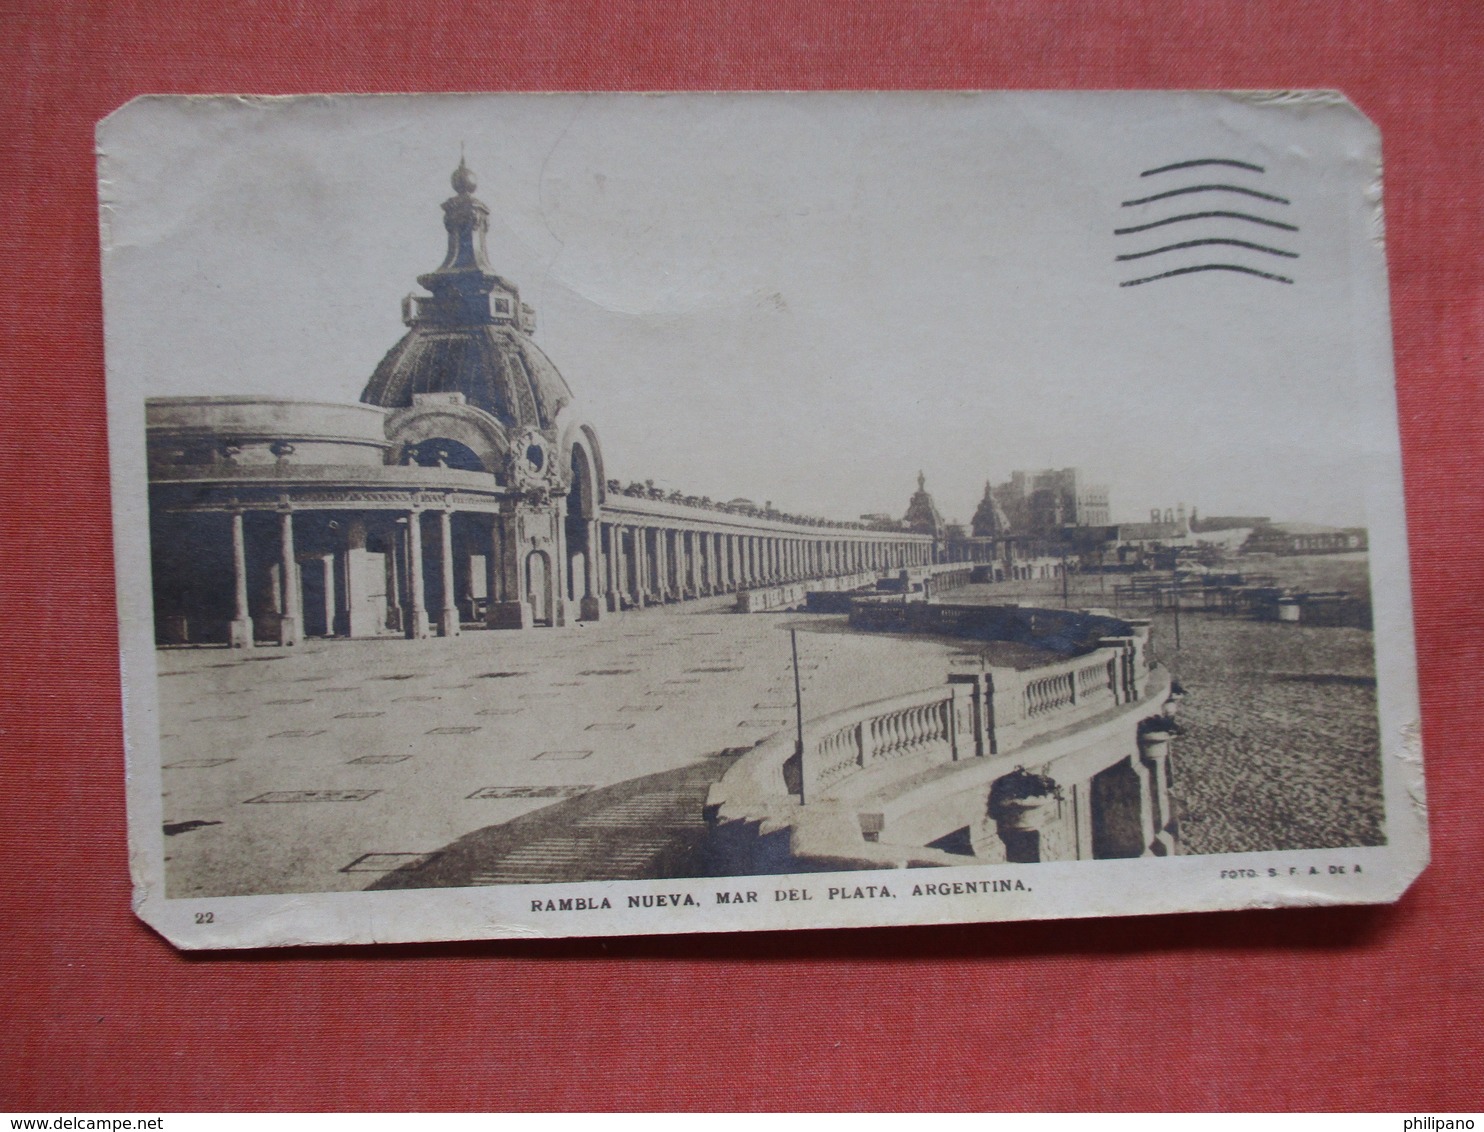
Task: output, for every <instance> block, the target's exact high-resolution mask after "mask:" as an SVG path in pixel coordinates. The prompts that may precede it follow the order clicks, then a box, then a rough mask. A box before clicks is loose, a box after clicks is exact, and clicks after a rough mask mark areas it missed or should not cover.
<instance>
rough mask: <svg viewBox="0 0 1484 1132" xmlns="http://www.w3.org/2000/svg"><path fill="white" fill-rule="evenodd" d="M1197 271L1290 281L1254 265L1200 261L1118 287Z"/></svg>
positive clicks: (1132, 280) (1130, 280)
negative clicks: (1193, 264)
mask: <svg viewBox="0 0 1484 1132" xmlns="http://www.w3.org/2000/svg"><path fill="white" fill-rule="evenodd" d="M1197 271H1237V272H1241V273H1242V274H1243V275H1255V276H1257V277H1258V278H1259V279H1271V280H1272V281H1273V282H1275V283H1292V282H1293V280H1292V279H1290V278H1289V277H1288V276H1286V275H1275V274H1273V273H1272V272H1270V271H1258V270H1257V269H1256V268H1255V267H1243V266H1242V265H1241V264H1238V263H1200V264H1196V265H1195V266H1194V267H1177V268H1175V269H1174V270H1173V271H1161V272H1160V273H1159V274H1158V275H1146V276H1144V277H1143V278H1142V279H1129V280H1127V281H1125V282H1123V283H1120V284H1118V285H1119V286H1120V287H1137V286H1138V285H1139V284H1141V283H1153V282H1154V281H1155V280H1157V279H1173V278H1174V277H1175V276H1177V275H1193V274H1195V273H1196V272H1197Z"/></svg>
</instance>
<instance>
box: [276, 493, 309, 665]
mask: <svg viewBox="0 0 1484 1132" xmlns="http://www.w3.org/2000/svg"><path fill="white" fill-rule="evenodd" d="M279 570H280V571H282V580H280V590H282V599H283V604H282V605H280V607H279V613H280V614H282V616H280V617H279V644H282V645H294V644H298V642H300V641H301V639H304V638H303V632H301V628H300V614H298V561H297V559H295V558H294V512H292V510H289V509H288V507H283V510H280V512H279Z"/></svg>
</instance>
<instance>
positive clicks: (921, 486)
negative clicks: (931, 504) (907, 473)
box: [917, 470, 927, 491]
mask: <svg viewBox="0 0 1484 1132" xmlns="http://www.w3.org/2000/svg"><path fill="white" fill-rule="evenodd" d="M917 490H918V491H926V490H927V476H925V475H923V474H922V472H921V471H920V470H919V471H918V473H917Z"/></svg>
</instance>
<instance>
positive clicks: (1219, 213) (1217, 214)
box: [1113, 209, 1298, 236]
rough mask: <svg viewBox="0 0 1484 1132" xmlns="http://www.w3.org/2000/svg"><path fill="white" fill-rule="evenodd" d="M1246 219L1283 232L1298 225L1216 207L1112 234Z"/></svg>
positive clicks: (1154, 221)
mask: <svg viewBox="0 0 1484 1132" xmlns="http://www.w3.org/2000/svg"><path fill="white" fill-rule="evenodd" d="M1212 219H1228V220H1246V221H1248V222H1250V223H1252V224H1265V225H1267V226H1268V227H1269V228H1281V229H1283V230H1284V231H1285V232H1297V231H1298V225H1296V224H1286V223H1284V222H1283V221H1281V220H1269V219H1267V218H1266V217H1263V216H1253V215H1252V214H1251V213H1247V212H1228V211H1225V210H1221V209H1216V210H1213V211H1210V212H1182V213H1181V214H1180V215H1179V216H1166V217H1165V218H1164V219H1163V220H1152V221H1150V222H1149V223H1148V224H1135V225H1133V226H1132V227H1130V228H1114V229H1113V235H1115V236H1127V235H1130V234H1132V233H1134V232H1147V231H1149V229H1151V228H1163V227H1164V226H1165V225H1166V224H1179V223H1181V222H1183V221H1186V220H1212Z"/></svg>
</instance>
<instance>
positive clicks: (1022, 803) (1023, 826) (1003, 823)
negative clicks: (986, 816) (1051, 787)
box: [990, 794, 1056, 834]
mask: <svg viewBox="0 0 1484 1132" xmlns="http://www.w3.org/2000/svg"><path fill="white" fill-rule="evenodd" d="M1055 813H1056V796H1055V795H1054V794H1041V795H1038V796H1036V797H1033V798H1011V799H1007V800H1005V801H1003V802H1001V803H1000V804H999V805H998V806H996V807H995V808H994V809H992V810H991V811H990V817H992V818H994V820H995V824H996V825H997V826H999V829H1000V833H1001V834H1005V833H1012V832H1013V833H1032V832H1035V831H1037V830H1039V829H1040V828H1041V827H1042V826H1044V825H1045V824H1046V822H1047V821H1048V820H1049V819H1050V818H1051V817H1052V816H1053V815H1054V814H1055Z"/></svg>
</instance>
